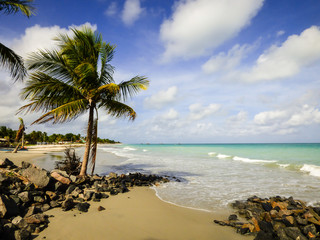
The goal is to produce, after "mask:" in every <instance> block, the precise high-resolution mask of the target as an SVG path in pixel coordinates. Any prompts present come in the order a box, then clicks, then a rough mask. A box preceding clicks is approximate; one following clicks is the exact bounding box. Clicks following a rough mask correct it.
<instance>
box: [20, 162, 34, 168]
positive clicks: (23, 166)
mask: <svg viewBox="0 0 320 240" xmlns="http://www.w3.org/2000/svg"><path fill="white" fill-rule="evenodd" d="M21 167H22V168H24V169H26V168H29V167H32V164H31V163H28V162H25V161H22V163H21Z"/></svg>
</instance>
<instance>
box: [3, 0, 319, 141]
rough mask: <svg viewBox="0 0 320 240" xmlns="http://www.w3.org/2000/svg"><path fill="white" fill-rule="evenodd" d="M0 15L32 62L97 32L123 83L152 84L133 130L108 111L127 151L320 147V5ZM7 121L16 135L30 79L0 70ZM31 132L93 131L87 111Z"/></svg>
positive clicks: (94, 6) (228, 0)
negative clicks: (74, 35)
mask: <svg viewBox="0 0 320 240" xmlns="http://www.w3.org/2000/svg"><path fill="white" fill-rule="evenodd" d="M35 7H36V9H37V10H36V15H35V16H32V17H30V18H26V17H24V16H22V15H21V14H16V15H3V14H2V15H0V20H1V21H0V42H1V43H4V44H6V45H7V46H9V47H11V48H12V49H14V50H15V51H16V52H17V53H19V54H20V55H21V56H23V57H24V58H26V57H27V55H28V53H29V52H32V51H36V50H37V49H39V48H47V49H50V48H53V47H54V42H53V41H52V38H53V37H55V36H56V35H57V34H58V33H70V28H71V27H81V26H82V25H87V26H90V27H92V28H93V29H95V30H97V31H98V32H100V33H101V34H102V36H103V38H104V40H105V41H106V42H110V43H112V44H115V45H117V48H116V55H115V57H114V59H113V61H112V64H113V65H114V66H115V67H116V73H115V76H114V77H115V80H116V81H117V82H120V81H122V80H129V79H130V78H131V77H134V76H135V75H144V76H147V77H148V78H149V80H150V87H149V89H148V90H147V91H144V92H141V93H140V94H139V95H137V96H136V97H134V98H133V99H132V100H129V101H128V102H127V104H129V105H130V106H132V107H133V108H134V109H135V110H136V112H137V119H136V120H135V121H134V122H128V121H127V120H124V119H112V118H111V117H109V116H107V115H105V114H104V113H103V112H101V113H100V115H99V116H100V123H99V135H100V137H107V138H111V139H116V140H119V141H122V142H125V143H146V142H149V143H233V142H239V143H244V142H257V143H259V142H320V134H319V132H320V94H319V92H320V77H319V72H320V15H319V10H320V1H318V0H304V1H302V0H265V1H263V0H224V1H222V0H177V1H169V0H117V1H116V0H92V1H84V0H78V1H70V0H69V1H61V0H59V1H49V0H44V1H37V0H36V1H35ZM0 78H1V89H0V94H1V96H2V101H1V102H0V125H7V126H10V127H11V128H14V129H15V128H17V127H18V125H19V121H18V117H19V116H16V115H15V112H16V110H17V109H18V108H19V107H20V106H22V105H23V104H26V102H23V101H21V100H20V99H19V97H18V96H19V91H20V89H21V88H22V87H23V84H21V83H15V84H13V83H12V81H11V80H10V77H9V75H8V73H7V72H6V71H4V70H3V69H0ZM37 116H39V114H29V115H25V116H22V117H23V118H24V119H25V122H26V124H27V125H28V129H27V131H28V132H30V131H32V130H41V131H46V132H48V134H52V133H53V132H62V133H67V132H73V133H81V134H83V135H84V134H85V127H86V121H87V115H83V116H81V117H79V118H78V119H76V120H75V121H72V122H70V123H67V124H63V125H51V124H45V125H36V126H29V125H30V123H31V122H32V121H34V120H35V119H36V117H37Z"/></svg>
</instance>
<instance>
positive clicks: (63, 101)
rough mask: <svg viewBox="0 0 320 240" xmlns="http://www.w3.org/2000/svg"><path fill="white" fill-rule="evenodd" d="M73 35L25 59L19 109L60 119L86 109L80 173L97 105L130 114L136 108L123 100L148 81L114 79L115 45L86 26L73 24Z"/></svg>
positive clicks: (116, 113)
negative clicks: (25, 74)
mask: <svg viewBox="0 0 320 240" xmlns="http://www.w3.org/2000/svg"><path fill="white" fill-rule="evenodd" d="M72 31H73V34H74V36H73V37H69V36H68V35H59V36H58V37H57V38H56V39H55V40H56V41H57V43H58V49H57V50H51V51H49V50H46V51H43V50H39V51H38V52H35V53H33V54H32V55H31V56H30V59H28V60H27V64H28V68H29V70H33V72H32V73H31V74H30V79H29V80H28V81H27V82H26V87H25V88H24V89H23V90H22V93H21V95H22V97H23V98H24V99H28V100H29V101H30V103H29V104H27V105H25V106H23V107H21V108H20V110H19V111H24V112H25V113H28V112H37V111H42V112H45V114H43V115H42V116H41V117H40V118H39V119H37V120H36V121H34V122H33V124H35V123H38V124H40V123H46V122H49V121H52V122H53V123H63V122H67V121H70V120H73V119H75V118H77V117H78V116H80V115H81V114H83V113H85V112H89V118H88V126H87V138H86V148H85V153H84V156H83V161H82V168H81V172H80V176H85V175H86V172H87V165H88V160H89V155H90V148H91V142H92V138H93V134H92V133H93V132H95V131H93V125H94V115H95V111H96V113H97V110H98V109H102V110H104V111H105V112H106V113H107V114H110V115H111V116H113V117H116V118H119V117H128V118H129V119H130V120H134V119H135V117H136V112H135V111H134V110H133V109H132V108H131V107H129V106H128V105H126V104H124V103H123V102H124V101H126V99H127V98H128V97H132V96H133V95H135V94H136V93H138V92H139V91H140V90H145V89H146V88H147V86H148V84H149V81H148V80H147V78H146V77H141V76H136V77H133V78H132V79H130V80H128V81H122V82H121V83H119V84H116V83H115V81H114V79H113V71H114V68H113V66H111V65H110V61H111V60H112V58H113V55H114V49H115V46H114V45H110V44H109V43H106V42H104V41H103V39H102V36H101V34H98V33H95V32H93V31H92V30H91V29H90V28H86V27H84V28H82V29H80V30H77V29H72Z"/></svg>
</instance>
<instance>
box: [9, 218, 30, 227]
mask: <svg viewBox="0 0 320 240" xmlns="http://www.w3.org/2000/svg"><path fill="white" fill-rule="evenodd" d="M11 222H12V224H14V225H15V226H16V227H18V228H20V229H21V228H25V227H27V226H28V224H27V222H26V221H25V220H24V219H23V218H22V217H20V216H17V217H15V218H14V219H12V221H11Z"/></svg>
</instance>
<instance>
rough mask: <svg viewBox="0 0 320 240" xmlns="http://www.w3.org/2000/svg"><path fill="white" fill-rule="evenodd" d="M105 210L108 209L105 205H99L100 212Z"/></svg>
mask: <svg viewBox="0 0 320 240" xmlns="http://www.w3.org/2000/svg"><path fill="white" fill-rule="evenodd" d="M103 210H106V209H105V208H104V207H102V206H99V207H98V211H99V212H101V211H103Z"/></svg>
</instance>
